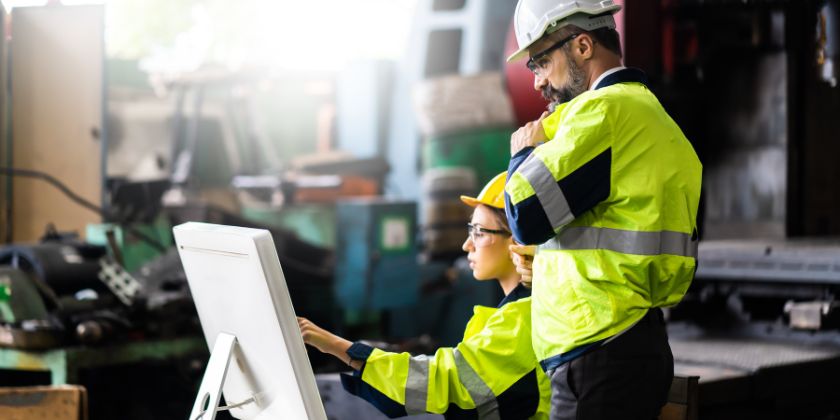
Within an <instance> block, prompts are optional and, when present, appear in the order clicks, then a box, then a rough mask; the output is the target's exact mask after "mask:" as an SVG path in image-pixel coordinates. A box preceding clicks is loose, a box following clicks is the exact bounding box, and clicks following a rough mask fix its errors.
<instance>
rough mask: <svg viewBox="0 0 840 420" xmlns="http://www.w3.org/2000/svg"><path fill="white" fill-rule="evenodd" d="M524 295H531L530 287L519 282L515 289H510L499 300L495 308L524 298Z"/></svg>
mask: <svg viewBox="0 0 840 420" xmlns="http://www.w3.org/2000/svg"><path fill="white" fill-rule="evenodd" d="M526 297H531V289H529V288H527V287H525V286H523V285H522V283H519V284H518V285H517V286H516V288H515V289H513V290H511V292H510V293H508V294H507V296H505V298H504V299H502V301H501V302H499V306H497V307H496V308H501V307H502V306H505V305H506V304H508V303H511V302H516V301H517V300H519V299H524V298H526Z"/></svg>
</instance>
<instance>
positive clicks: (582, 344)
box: [505, 0, 701, 419]
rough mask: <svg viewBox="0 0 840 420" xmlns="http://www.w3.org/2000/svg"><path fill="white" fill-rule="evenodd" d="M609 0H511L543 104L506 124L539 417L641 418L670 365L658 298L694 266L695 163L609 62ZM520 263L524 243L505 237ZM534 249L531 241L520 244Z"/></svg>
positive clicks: (511, 213) (613, 51)
mask: <svg viewBox="0 0 840 420" xmlns="http://www.w3.org/2000/svg"><path fill="white" fill-rule="evenodd" d="M619 9H620V6H618V5H615V4H613V1H612V0H604V1H599V0H577V1H570V0H519V3H518V5H517V8H516V15H515V17H514V23H515V29H516V35H517V41H518V43H519V47H520V49H519V51H517V52H516V53H514V54H513V55H512V56H511V57H510V58H509V59H508V60H509V61H512V60H517V59H519V58H522V57H524V56H526V55H527V56H530V59H529V60H528V62H527V65H528V67H529V68H530V69H531V70H532V71H533V72H534V75H535V76H534V88H535V89H538V90H540V91H542V92H543V95H544V96H545V97H546V98H547V99H549V100H550V101H551V102H552V103H553V105H556V109H555V110H554V111H553V113H552V114H550V115H548V114H547V113H546V114H543V116H542V117H541V118H540V119H539V120H538V121H534V122H531V123H528V124H527V125H525V126H524V127H522V128H520V129H519V130H518V131H517V132H516V133H514V134H513V136H512V137H511V155H512V157H511V161H510V166H509V168H508V177H507V183H506V186H505V192H506V194H505V201H506V203H505V207H506V212H507V217H508V220H509V223H510V227H511V229H512V231H513V234H514V236H515V238H516V240H517V241H518V242H520V243H522V244H527V245H538V247H537V250H536V255H535V256H534V258H533V304H532V305H533V306H532V312H533V313H532V323H533V328H532V333H533V340H532V341H533V345H534V351H535V353H536V355H537V359H538V360H540V364H541V366H542V367H543V369H545V371H546V373H547V374H548V376H549V377H550V378H551V387H552V396H551V404H552V407H551V418H552V419H652V418H656V417H657V416H658V415H659V411H660V409H661V407H662V406H663V405H664V403H665V401H666V398H667V394H668V390H669V387H670V384H671V380H672V377H673V357H672V355H671V349H670V347H669V345H668V337H667V334H666V331H665V322H664V319H663V314H662V311H661V309H660V308H661V307H666V306H672V305H675V304H676V303H678V302H679V301H680V299H682V297H683V295H684V294H685V291H686V290H687V289H688V286H689V284H690V283H691V280H692V278H693V275H694V269H695V267H696V255H697V235H696V229H695V223H696V217H697V207H698V201H699V197H700V182H701V165H700V162H699V160H698V159H697V155H696V154H695V152H694V149H693V148H692V147H691V144H690V143H689V142H688V140H687V139H686V138H685V136H684V135H683V133H682V132H681V130H680V129H679V127H677V125H676V124H675V123H674V121H673V120H672V119H671V118H670V117H669V116H668V114H667V113H666V112H665V110H664V109H663V108H662V106H661V105H660V103H659V102H658V101H657V99H656V97H655V96H654V95H653V94H652V93H651V92H650V91H649V90H648V88H647V87H646V86H645V82H646V77H645V75H644V73H642V72H641V71H639V70H635V69H627V68H624V67H622V66H621V49H620V44H619V39H618V34H617V33H616V31H615V29H614V28H615V21H614V19H613V16H612V14H613V13H615V12H616V11H618V10H619ZM511 249H512V250H513V251H515V252H518V253H520V254H522V255H520V256H519V257H518V258H516V260H517V261H518V264H517V265H518V266H519V269H520V271H521V272H522V273H523V274H526V275H528V274H530V271H531V266H530V264H529V262H528V261H527V254H528V253H529V252H527V249H528V248H527V247H516V246H514V247H512V248H511ZM530 253H531V254H533V251H532V252H530Z"/></svg>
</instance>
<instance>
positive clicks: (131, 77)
mask: <svg viewBox="0 0 840 420" xmlns="http://www.w3.org/2000/svg"><path fill="white" fill-rule="evenodd" d="M2 3H3V6H4V9H5V13H4V15H3V19H2V20H0V22H2V23H3V27H2V33H4V34H5V38H4V39H5V42H3V43H2V65H0V77H2V79H0V80H2V81H3V83H2V84H0V86H2V90H3V91H2V95H0V97H2V99H3V100H2V102H1V103H0V116H2V123H3V124H2V128H0V134H2V136H0V138H2V143H1V144H0V166H2V168H3V170H2V173H0V175H3V176H2V177H0V238H2V247H0V402H2V401H3V394H4V391H3V389H5V388H3V387H20V386H35V385H44V386H46V385H63V384H73V385H81V386H83V388H79V387H76V388H73V387H69V388H50V389H61V390H63V391H62V392H66V393H67V395H71V396H72V398H75V399H74V400H73V401H77V403H78V404H76V405H74V406H73V407H77V406H83V407H82V408H83V411H88V414H86V415H87V416H89V418H90V419H93V420H103V419H116V418H119V419H150V418H154V419H170V418H171V419H182V418H184V417H185V416H186V414H187V413H188V411H189V407H191V404H192V401H193V398H194V396H195V392H196V389H197V386H198V382H199V381H200V378H201V374H202V372H203V368H204V364H205V363H206V361H207V357H208V351H207V347H206V343H205V341H204V338H203V336H202V335H201V329H200V326H199V324H198V320H197V316H196V314H195V309H194V306H193V303H192V300H191V297H190V293H189V289H188V287H187V283H186V279H185V277H184V272H183V268H182V266H181V263H180V261H179V259H178V254H177V252H175V250H174V248H173V240H172V234H171V228H172V227H173V226H174V225H177V224H179V223H182V222H185V221H206V222H212V223H222V224H231V225H239V226H250V227H260V228H265V229H270V230H271V232H272V234H273V236H274V241H275V244H276V245H277V248H278V254H279V257H280V260H281V263H282V265H283V269H284V272H285V274H286V279H287V282H288V286H289V289H290V293H291V296H292V300H293V302H294V305H295V310H296V312H297V314H299V315H301V316H305V317H308V318H309V319H311V320H313V321H314V322H316V323H318V324H319V325H322V326H324V327H327V328H328V329H330V330H332V331H336V332H338V333H340V334H342V335H343V336H345V337H348V338H350V339H369V340H374V341H376V342H380V343H381V344H382V345H383V346H386V347H388V348H392V349H402V350H406V351H411V352H415V353H423V352H425V351H429V350H431V349H434V348H436V347H437V346H446V345H454V344H455V343H457V342H458V341H459V340H460V339H461V334H462V331H463V327H464V324H465V323H466V321H467V320H468V319H469V317H470V316H471V315H472V308H473V306H474V305H477V304H483V305H489V306H495V305H496V303H498V301H499V299H500V298H501V290H499V288H498V286H497V285H496V284H495V283H492V282H490V283H486V282H485V283H481V282H477V281H475V280H473V278H472V274H471V271H470V270H469V268H468V267H467V266H466V263H465V261H464V255H463V252H462V251H461V244H462V243H463V241H464V239H465V238H466V230H465V223H466V222H467V221H468V219H469V209H468V208H467V207H465V206H463V205H462V204H461V202H460V201H459V200H458V197H459V195H461V194H471V195H472V194H475V193H477V192H478V191H477V190H478V189H479V188H480V187H481V186H482V185H484V184H485V183H486V182H487V181H488V180H489V179H490V178H492V177H493V175H495V174H497V173H499V172H501V171H503V170H505V169H506V167H507V163H508V159H509V141H510V134H511V133H512V132H513V131H515V130H516V128H518V127H519V126H521V125H522V124H524V123H525V122H527V121H531V120H533V119H535V118H536V117H538V116H539V114H540V113H541V112H542V110H543V109H544V108H545V105H546V104H545V102H544V101H543V100H542V98H541V97H540V95H539V94H538V93H537V92H534V91H533V88H532V83H533V76H532V75H531V73H530V72H529V71H528V70H527V68H526V67H525V66H524V65H522V63H514V64H511V65H506V64H504V59H503V58H504V57H505V56H506V53H509V52H511V51H513V50H514V49H515V47H514V46H515V39H514V36H513V33H512V29H511V21H512V16H513V9H514V6H515V5H516V0H352V1H350V0H308V1H297V2H293V1H272V0H239V1H235V2H234V1H222V0H174V1H173V0H110V1H105V2H104V4H103V2H102V1H99V2H91V1H81V0H73V1H70V0H65V1H51V2H46V1H37V0H3V2H2ZM46 3H49V4H46ZM619 3H621V4H623V5H624V9H623V10H622V12H621V13H620V14H619V15H617V20H618V24H619V28H618V29H619V32H620V33H621V36H622V42H623V44H624V53H625V63H626V65H627V66H633V67H639V68H641V69H643V70H644V71H646V72H647V73H648V75H649V77H650V79H651V82H652V83H651V87H652V90H653V91H654V93H656V95H657V96H658V97H659V99H660V100H661V102H662V103H663V105H664V106H665V108H666V109H667V110H668V112H669V113H670V114H671V116H672V117H673V118H674V119H675V120H676V121H677V123H678V124H679V125H680V126H681V127H682V128H683V130H684V131H685V133H686V135H687V137H688V138H689V139H690V140H691V141H692V142H693V145H694V147H695V149H696V150H697V151H698V154H699V155H700V158H701V160H702V162H703V164H704V169H705V171H704V179H703V187H704V191H703V194H704V195H703V199H702V202H701V211H700V213H701V217H700V220H699V224H700V227H701V244H700V257H699V268H698V271H697V274H696V279H695V281H694V283H693V285H692V288H691V290H690V292H689V294H688V295H687V297H686V299H685V300H684V301H683V302H682V303H681V304H680V305H678V306H677V307H675V308H672V309H671V310H670V311H669V312H668V317H669V328H670V335H671V346H672V348H673V351H674V355H675V360H676V362H675V363H676V372H677V374H678V375H680V376H681V377H685V378H687V379H688V380H687V381H686V382H685V384H686V390H685V392H684V393H683V394H681V395H684V396H685V400H684V401H683V403H684V404H683V408H684V410H686V412H685V413H684V414H685V417H682V418H702V419H730V418H732V419H734V418H766V419H770V418H773V419H775V418H779V419H793V418H796V419H838V418H840V399H838V398H837V396H838V392H839V391H838V390H840V301H838V300H837V299H836V297H837V295H838V293H839V292H840V240H838V238H840V165H838V164H837V163H836V162H837V157H838V155H840V87H838V81H837V79H838V76H840V62H838V61H840V1H838V0H706V1H702V0H661V1H648V0H624V1H619ZM310 360H311V362H312V365H313V368H314V369H315V371H316V373H319V374H322V375H319V378H320V379H319V383H320V384H321V386H322V389H321V392H322V396H323V397H324V400H325V404H326V406H327V409H328V413H329V412H330V410H332V412H333V413H335V412H340V411H341V410H344V411H343V412H344V413H345V414H346V415H349V414H348V413H351V414H352V416H351V417H355V418H374V417H367V416H368V415H370V416H372V415H373V414H371V413H372V412H367V411H364V412H363V411H359V413H366V414H359V413H357V412H355V411H353V410H363V409H364V408H365V407H361V406H356V405H353V404H354V402H353V401H349V400H348V399H349V398H350V397H347V396H343V395H342V392H343V391H341V390H340V386H338V385H337V384H336V383H335V381H334V378H333V376H331V375H332V374H333V373H335V372H339V371H342V370H344V369H345V368H346V367H344V366H341V365H338V364H337V362H336V361H335V360H334V359H330V358H328V357H326V356H324V355H321V354H320V353H318V352H317V351H310ZM695 377H699V381H697V380H696V378H695ZM9 389H11V388H9ZM82 389H83V390H84V391H81V390H82ZM84 401H87V403H84ZM85 404H86V405H87V406H86V407H84V406H85ZM338 407H343V408H338ZM348 407H349V408H348ZM686 407H687V408H686ZM2 410H3V404H2V403H0V417H3V416H2V415H1V414H2V413H3V411H2ZM220 417H221V415H220ZM333 417H334V418H342V417H340V416H333ZM62 418H63V417H62ZM68 418H69V417H68ZM83 418H87V417H83ZM345 418H350V417H345Z"/></svg>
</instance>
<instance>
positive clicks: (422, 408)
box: [341, 286, 551, 419]
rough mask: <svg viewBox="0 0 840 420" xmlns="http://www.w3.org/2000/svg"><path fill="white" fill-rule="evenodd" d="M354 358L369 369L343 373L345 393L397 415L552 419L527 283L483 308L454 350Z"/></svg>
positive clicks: (356, 354)
mask: <svg viewBox="0 0 840 420" xmlns="http://www.w3.org/2000/svg"><path fill="white" fill-rule="evenodd" d="M347 353H348V354H349V355H350V357H351V358H353V359H355V360H363V361H365V365H364V368H363V369H362V371H361V372H356V373H355V374H354V375H353V376H350V375H342V378H341V379H342V384H343V385H344V388H345V389H347V390H348V391H349V392H351V393H352V394H354V395H357V396H359V397H362V398H364V399H366V400H368V401H369V402H371V403H372V404H373V405H374V406H376V407H377V408H378V409H379V410H380V411H382V412H383V413H385V414H386V415H388V416H389V417H392V418H393V417H401V416H405V415H410V414H420V413H426V412H428V413H437V414H443V415H444V417H446V418H447V419H459V418H473V419H474V418H479V419H525V418H532V419H547V418H548V410H549V408H550V397H551V389H550V385H549V382H548V378H547V377H546V376H545V373H543V371H542V369H540V368H539V364H538V363H537V359H536V357H535V356H534V351H533V349H532V347H531V298H530V291H528V289H525V288H524V287H522V286H519V287H517V288H516V289H515V290H514V291H513V292H511V294H509V295H508V296H507V297H505V299H504V300H503V301H502V303H501V304H500V306H499V307H498V308H490V307H486V306H476V307H475V308H474V315H473V317H472V318H471V319H470V321H469V323H468V324H467V328H466V331H464V339H463V341H461V342H460V343H458V345H457V346H455V347H454V348H441V349H438V350H437V352H435V354H434V355H433V356H411V355H410V354H408V353H389V352H385V351H382V350H379V349H375V348H372V347H369V346H366V345H363V344H361V343H354V344H353V345H352V346H351V347H350V350H348V351H347Z"/></svg>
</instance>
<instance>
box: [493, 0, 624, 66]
mask: <svg viewBox="0 0 840 420" xmlns="http://www.w3.org/2000/svg"><path fill="white" fill-rule="evenodd" d="M619 10H621V6H620V5H617V4H615V2H614V1H613V0H519V3H517V4H516V13H515V14H514V15H513V24H514V30H515V31H516V42H517V44H519V49H518V50H517V51H516V52H515V53H513V54H511V56H510V57H508V59H507V61H509V62H510V61H514V60H518V59H520V58H522V57H524V56H525V54H526V53H527V52H528V47H530V46H531V44H533V43H534V42H537V40H538V39H540V38H541V37H542V36H543V35H545V34H547V33H552V32H554V31H556V30H558V29H560V28H562V27H564V26H567V25H575V26H577V27H579V28H581V29H583V30H585V31H592V30H595V29H598V28H615V19H613V16H612V15H613V13H615V12H617V11H619Z"/></svg>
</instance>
